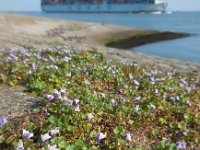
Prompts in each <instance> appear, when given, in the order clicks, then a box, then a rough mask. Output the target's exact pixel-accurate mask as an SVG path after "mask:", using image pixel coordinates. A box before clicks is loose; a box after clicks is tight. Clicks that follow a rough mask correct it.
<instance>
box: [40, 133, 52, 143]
mask: <svg viewBox="0 0 200 150" xmlns="http://www.w3.org/2000/svg"><path fill="white" fill-rule="evenodd" d="M49 139H51V136H50V135H49V133H46V134H43V135H41V141H42V142H43V143H44V142H45V141H47V140H49Z"/></svg>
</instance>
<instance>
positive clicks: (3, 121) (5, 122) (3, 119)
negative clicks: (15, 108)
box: [0, 117, 8, 127]
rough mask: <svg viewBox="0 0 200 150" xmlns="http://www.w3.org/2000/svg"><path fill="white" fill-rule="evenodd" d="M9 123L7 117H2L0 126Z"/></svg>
mask: <svg viewBox="0 0 200 150" xmlns="http://www.w3.org/2000/svg"><path fill="white" fill-rule="evenodd" d="M7 123H8V121H7V119H5V118H3V117H0V127H3V126H4V125H5V124H7Z"/></svg>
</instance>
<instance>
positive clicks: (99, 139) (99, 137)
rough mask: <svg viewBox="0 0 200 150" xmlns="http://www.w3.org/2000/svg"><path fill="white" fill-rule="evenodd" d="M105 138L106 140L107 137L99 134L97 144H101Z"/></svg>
mask: <svg viewBox="0 0 200 150" xmlns="http://www.w3.org/2000/svg"><path fill="white" fill-rule="evenodd" d="M105 138H106V135H105V134H103V133H102V132H99V133H98V135H97V140H96V143H97V144H99V143H100V142H101V140H103V139H105Z"/></svg>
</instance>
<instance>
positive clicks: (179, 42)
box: [18, 12, 200, 62]
mask: <svg viewBox="0 0 200 150" xmlns="http://www.w3.org/2000/svg"><path fill="white" fill-rule="evenodd" d="M18 13H22V14H26V15H32V16H43V17H50V18H60V19H67V20H78V21H87V22H96V23H102V24H113V25H121V26H129V27H137V28H144V29H156V30H166V31H174V32H184V33H191V34H192V36H190V37H187V38H181V39H176V40H168V41H162V42H156V43H152V44H146V45H143V46H138V47H134V48H131V49H130V50H131V51H138V52H142V53H146V54H150V55H157V56H161V57H166V58H176V59H181V60H187V61H193V62H200V12H167V13H165V14H157V13H155V14H132V13H129V14H104V13H102V14H101V13H100V14H97V13H94V14H87V13H83V14H73V13H69V14H67V13H62V14H59V13H44V12H18Z"/></svg>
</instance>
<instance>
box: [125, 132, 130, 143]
mask: <svg viewBox="0 0 200 150" xmlns="http://www.w3.org/2000/svg"><path fill="white" fill-rule="evenodd" d="M124 140H125V141H132V137H131V135H130V133H126V135H125V136H124Z"/></svg>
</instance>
